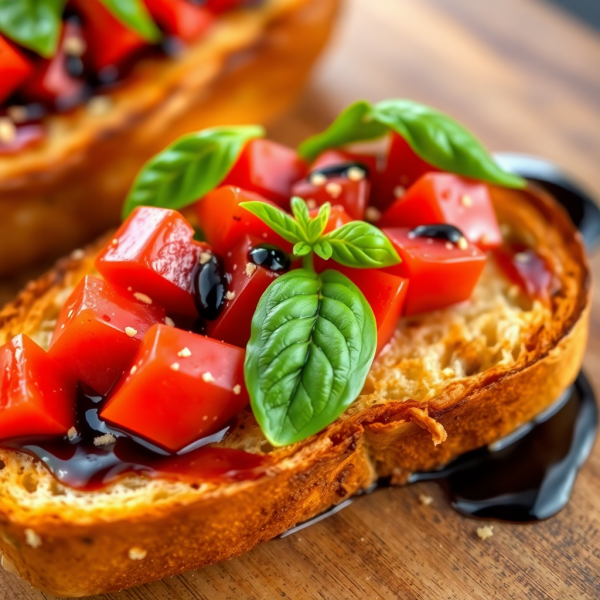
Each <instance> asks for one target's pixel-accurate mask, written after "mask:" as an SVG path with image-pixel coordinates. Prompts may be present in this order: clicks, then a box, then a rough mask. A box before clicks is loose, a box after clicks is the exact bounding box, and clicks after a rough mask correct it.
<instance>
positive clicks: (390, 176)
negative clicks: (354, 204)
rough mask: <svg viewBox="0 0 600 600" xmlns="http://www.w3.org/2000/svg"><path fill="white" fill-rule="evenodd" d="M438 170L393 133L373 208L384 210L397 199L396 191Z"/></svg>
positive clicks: (406, 187)
mask: <svg viewBox="0 0 600 600" xmlns="http://www.w3.org/2000/svg"><path fill="white" fill-rule="evenodd" d="M430 172H438V169H436V168H435V167H433V166H432V165H430V164H428V163H426V162H425V161H424V160H423V159H422V158H421V157H420V156H418V155H417V154H415V152H413V150H412V148H411V147H410V145H409V144H408V142H407V141H406V140H405V139H404V138H403V137H402V136H400V135H398V134H397V133H393V134H392V136H391V140H390V146H389V149H388V153H387V156H386V159H385V165H384V167H383V171H382V173H381V177H380V185H379V187H378V190H377V194H374V198H373V201H372V204H373V206H375V207H376V208H378V209H379V210H381V211H384V210H386V209H387V208H388V207H389V206H390V205H391V204H392V202H394V200H395V198H396V197H397V194H396V190H397V189H398V188H404V189H405V190H407V189H408V188H409V187H410V186H412V185H413V184H414V183H415V182H416V181H417V180H418V179H419V178H420V177H422V176H423V175H425V174H426V173H430Z"/></svg>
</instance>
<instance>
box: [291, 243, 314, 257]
mask: <svg viewBox="0 0 600 600" xmlns="http://www.w3.org/2000/svg"><path fill="white" fill-rule="evenodd" d="M311 252H312V248H311V246H310V245H309V244H307V243H306V242H298V243H297V244H294V247H293V249H292V253H293V254H294V256H306V255H307V254H310V253H311Z"/></svg>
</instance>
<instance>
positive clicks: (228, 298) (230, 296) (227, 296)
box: [225, 292, 235, 300]
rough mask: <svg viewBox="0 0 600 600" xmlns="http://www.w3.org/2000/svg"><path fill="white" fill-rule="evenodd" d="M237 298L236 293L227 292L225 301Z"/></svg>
mask: <svg viewBox="0 0 600 600" xmlns="http://www.w3.org/2000/svg"><path fill="white" fill-rule="evenodd" d="M234 298H235V292H227V293H226V294H225V300H233V299H234Z"/></svg>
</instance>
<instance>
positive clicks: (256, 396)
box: [245, 269, 377, 446]
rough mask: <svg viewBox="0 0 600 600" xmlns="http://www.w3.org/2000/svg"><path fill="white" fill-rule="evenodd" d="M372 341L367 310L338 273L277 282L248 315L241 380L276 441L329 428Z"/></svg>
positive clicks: (351, 396) (360, 373)
mask: <svg viewBox="0 0 600 600" xmlns="http://www.w3.org/2000/svg"><path fill="white" fill-rule="evenodd" d="M376 345H377V327H376V324H375V317H374V315H373V311H372V309H371V307H370V306H369V303H368V302H367V301H366V299H365V297H364V296H363V295H362V293H361V292H360V290H359V289H358V288H357V287H356V286H355V285H354V284H353V283H352V282H351V281H350V280H349V279H348V278H347V277H345V276H344V275H342V274H341V273H338V272H337V271H331V270H329V271H325V272H324V273H323V274H322V275H320V276H319V275H317V274H316V273H315V272H313V271H308V270H306V269H298V270H295V271H290V272H289V273H286V274H285V275H283V276H281V277H279V278H278V279H275V281H273V283H272V284H271V285H270V286H269V287H268V288H267V290H266V292H265V293H264V294H263V296H262V298H261V299H260V302H259V303H258V307H257V309H256V312H255V314H254V318H253V319H252V335H251V337H250V342H249V343H248V347H247V351H246V363H245V378H246V386H247V388H248V391H249V393H250V401H251V404H252V410H253V412H254V415H255V417H256V419H257V421H258V423H259V424H260V426H261V429H262V430H263V433H264V434H265V436H266V438H267V439H268V440H269V442H271V444H273V445H274V446H284V445H287V444H293V443H295V442H299V441H301V440H303V439H305V438H307V437H309V436H311V435H313V434H315V433H317V432H319V431H321V430H322V429H323V428H325V427H327V426H328V425H329V424H330V423H332V422H333V421H334V420H335V419H337V418H338V417H339V416H340V415H341V414H342V413H343V412H344V410H345V409H346V408H347V407H348V406H350V404H352V402H354V400H355V399H356V397H357V396H358V394H359V393H360V391H361V389H362V387H363V385H364V382H365V379H366V377H367V373H368V371H369V368H370V367H371V363H372V362H373V358H374V356H375V347H376Z"/></svg>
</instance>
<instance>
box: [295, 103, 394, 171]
mask: <svg viewBox="0 0 600 600" xmlns="http://www.w3.org/2000/svg"><path fill="white" fill-rule="evenodd" d="M372 110H373V107H372V106H371V104H370V103H369V102H367V101H366V100H359V101H358V102H355V103H354V104H351V105H350V106H349V107H348V108H346V109H345V110H343V111H342V112H341V113H340V114H339V115H338V118H337V119H336V120H335V121H334V122H333V123H332V124H331V125H330V126H329V127H328V128H327V129H326V130H325V131H323V132H322V133H318V134H317V135H314V136H312V137H310V138H308V139H307V140H305V141H304V142H302V143H301V144H300V146H299V147H298V153H299V154H300V156H302V157H303V158H305V159H306V160H308V161H309V162H312V161H313V160H314V159H315V158H317V156H318V155H319V154H321V152H323V151H324V150H327V149H328V148H337V147H338V146H344V145H345V144H351V143H353V142H360V141H365V140H374V139H377V138H380V137H383V136H384V135H385V134H386V133H387V131H388V129H387V127H386V126H385V125H381V124H380V123H377V122H376V121H373V119H372V118H371V112H372Z"/></svg>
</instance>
